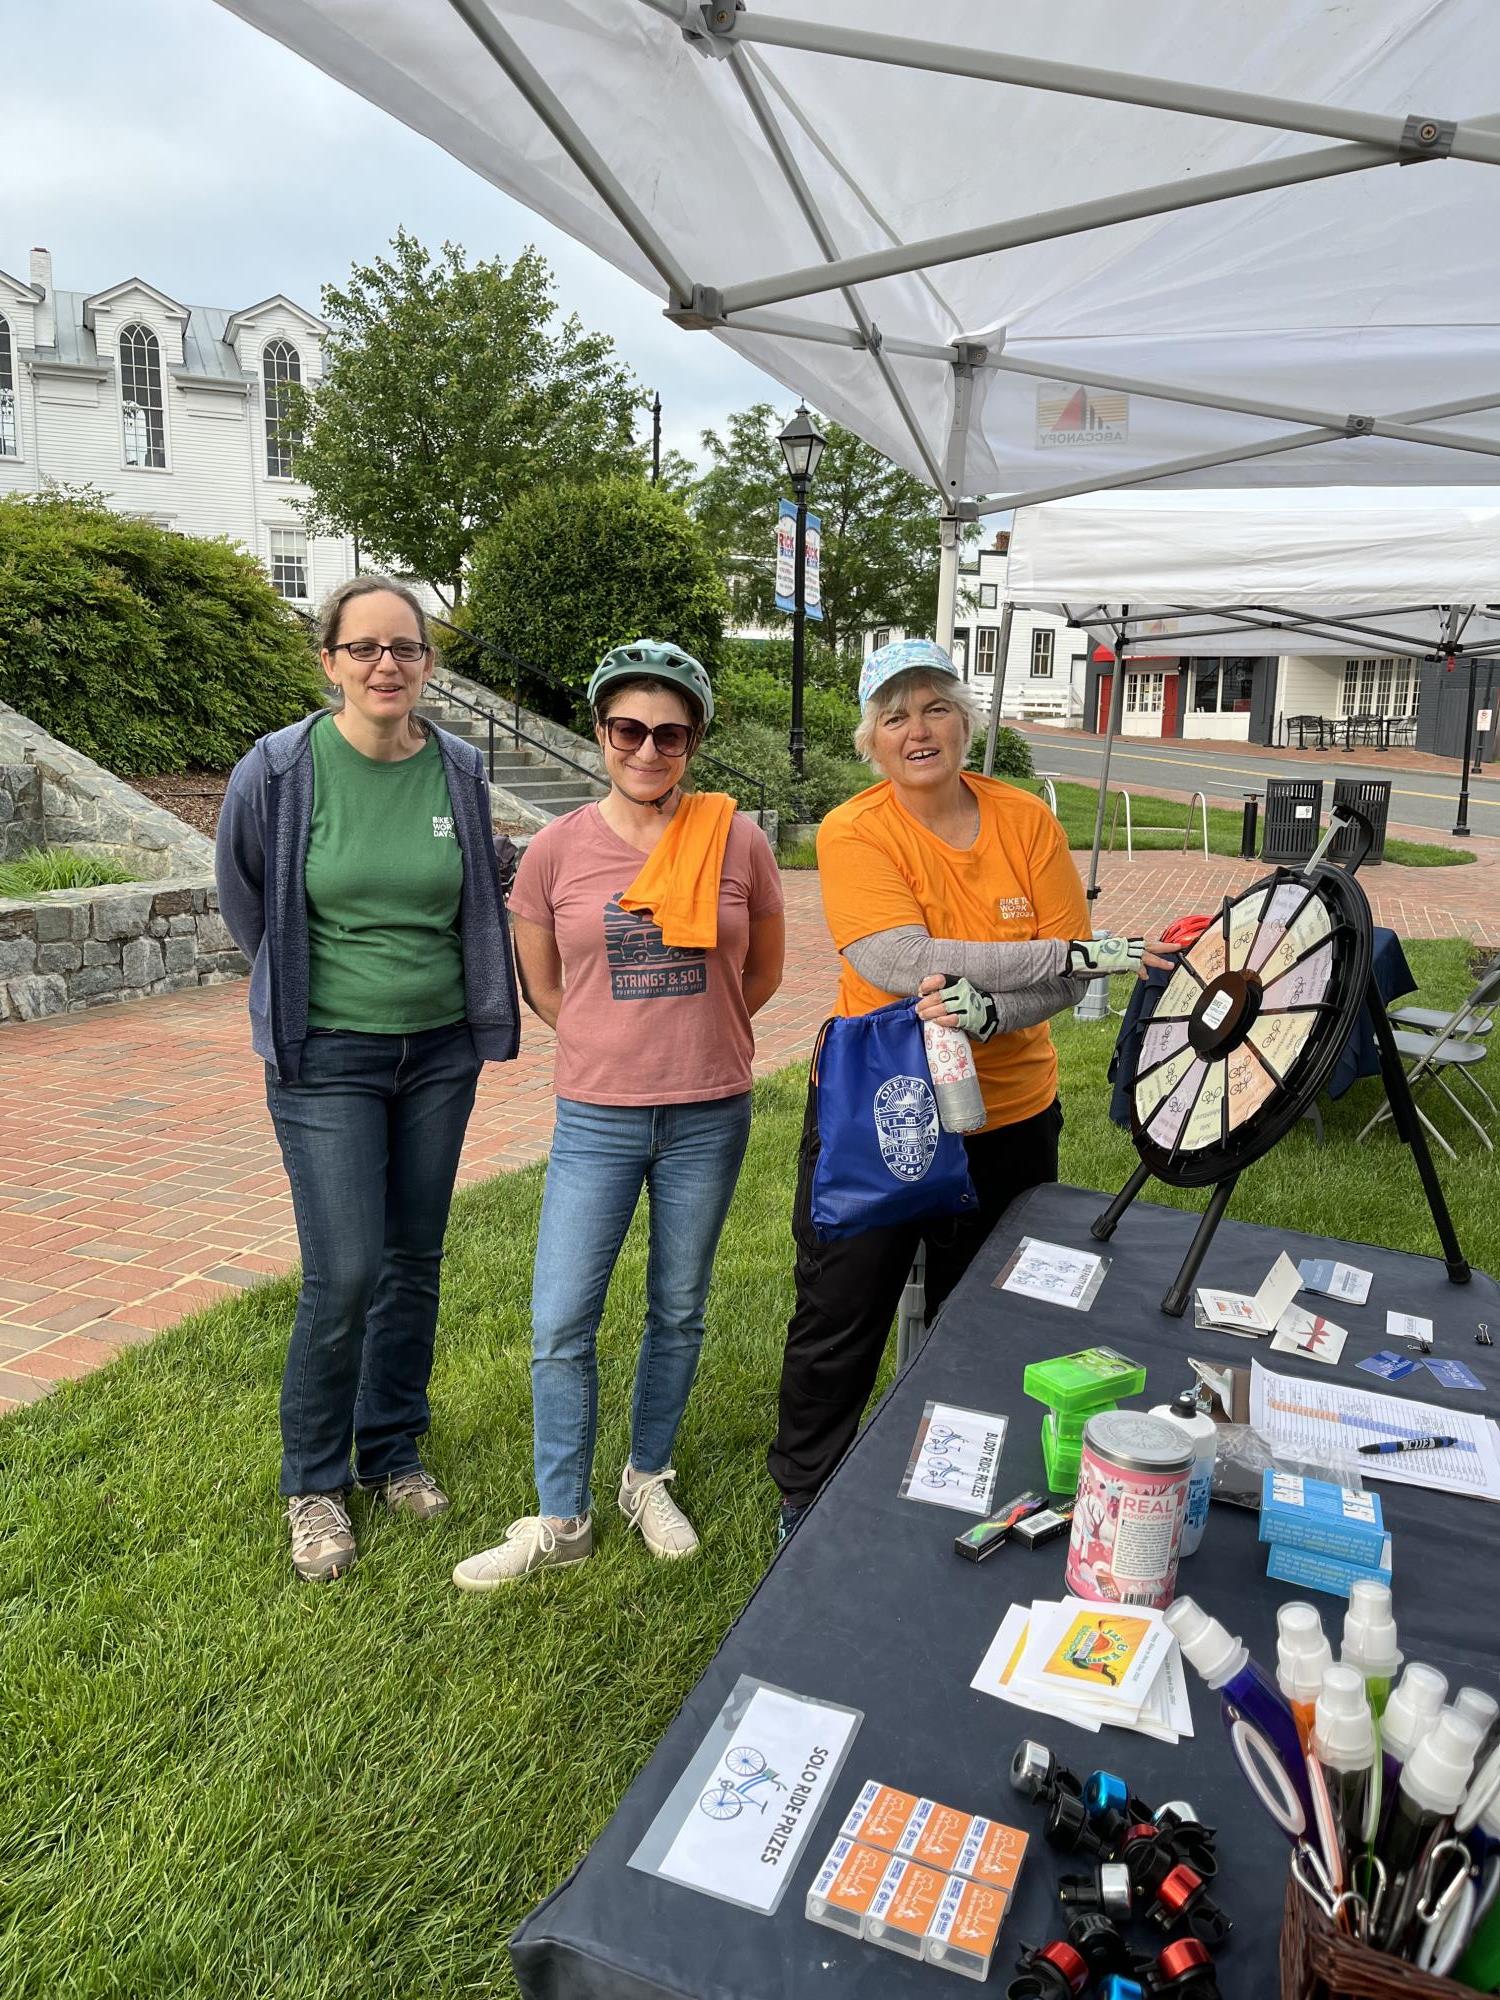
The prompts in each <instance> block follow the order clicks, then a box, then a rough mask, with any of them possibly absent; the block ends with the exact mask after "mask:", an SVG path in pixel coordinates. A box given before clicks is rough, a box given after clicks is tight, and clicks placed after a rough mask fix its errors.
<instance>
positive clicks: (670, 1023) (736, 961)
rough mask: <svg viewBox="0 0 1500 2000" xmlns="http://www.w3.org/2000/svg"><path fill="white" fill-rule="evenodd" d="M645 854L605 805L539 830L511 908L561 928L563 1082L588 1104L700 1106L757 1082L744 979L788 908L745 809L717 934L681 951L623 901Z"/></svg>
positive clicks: (559, 1080) (728, 850)
mask: <svg viewBox="0 0 1500 2000" xmlns="http://www.w3.org/2000/svg"><path fill="white" fill-rule="evenodd" d="M645 862H646V856H645V855H644V854H642V853H641V851H640V849H639V848H635V847H632V846H631V845H630V844H629V842H628V841H624V840H622V839H621V838H620V836H619V835H618V834H617V833H615V832H614V831H613V830H612V829H611V828H610V826H609V824H608V823H607V821H606V820H605V818H604V816H603V814H602V813H601V812H600V810H599V808H598V806H597V805H587V806H580V807H579V808H578V810H577V811H576V812H570V813H566V814H564V816H563V817H562V818H561V819H555V820H553V821H552V823H551V825H550V826H545V827H543V828H542V830H541V832H540V833H539V834H537V835H536V837H535V839H533V841H532V842H531V845H530V846H529V847H528V848H527V850H526V852H525V854H524V855H523V856H522V857H521V865H520V867H519V868H518V869H517V871H516V882H515V887H514V888H513V889H512V890H511V894H510V911H511V914H512V916H517V917H524V918H525V920H526V921H527V922H528V923H532V924H540V925H541V926H542V927H543V929H545V930H549V931H551V932H552V933H553V935H554V936H555V938H556V940H557V949H558V952H559V954H560V955H561V958H562V963H563V999H562V1010H561V1012H560V1013H559V1015H558V1020H557V1068H556V1072H555V1078H554V1082H555V1088H556V1090H557V1094H558V1096H559V1097H566V1098H571V1099H572V1100H574V1101H575V1102H577V1103H580V1104H698V1103H703V1102H705V1101H707V1100H709V1099H711V1098H715V1097H734V1096H736V1095H737V1094H738V1093H739V1092H740V1091H743V1090H748V1089H749V1088H750V1064H751V1059H752V1057H753V1056H754V1054H755V1037H754V1035H753V1033H752V1032H751V1027H750V1015H749V1013H748V1011H747V1010H746V1007H745V995H744V988H743V986H742V984H741V980H742V977H743V974H744V970H745V957H746V954H747V952H748V951H749V948H750V925H751V923H752V922H753V921H754V920H755V919H757V918H760V917H774V916H779V915H780V913H781V910H782V895H781V877H780V875H779V874H778V873H777V869H776V861H775V858H774V856H773V855H772V853H771V848H770V843H769V842H768V841H767V839H766V836H765V835H764V833H762V832H761V830H760V828H759V827H758V826H757V825H756V824H755V822H754V821H753V820H750V819H747V818H745V816H744V815H743V814H738V813H737V814H736V815H735V818H734V821H733V823H732V824H731V826H730V829H729V840H728V843H727V845H726V847H725V850H724V869H723V874H722V877H721V879H720V883H719V942H718V944H717V945H716V946H715V947H714V949H713V950H712V951H692V950H685V949H681V948H677V949H674V948H673V947H671V946H669V945H667V944H666V943H665V942H664V941H663V938H662V934H661V931H660V930H659V929H658V928H657V926H656V925H655V924H654V923H653V922H652V921H651V918H650V916H649V915H647V914H646V913H645V912H644V911H642V912H637V913H630V912H627V911H625V910H622V909H621V908H620V897H621V896H622V895H623V894H624V892H625V891H626V890H627V889H628V888H629V887H630V885H631V883H632V882H633V881H634V880H635V878H636V876H637V875H639V874H640V872H641V869H642V868H643V867H644V865H645Z"/></svg>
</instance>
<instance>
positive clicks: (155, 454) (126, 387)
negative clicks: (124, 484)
mask: <svg viewBox="0 0 1500 2000" xmlns="http://www.w3.org/2000/svg"><path fill="white" fill-rule="evenodd" d="M120 405H121V422H122V426H123V430H124V440H125V463H126V464H127V465H142V466H165V465H166V462H167V430H166V419H165V416H164V415H163V410H162V392H161V342H160V341H159V340H158V339H157V337H156V335H155V334H154V333H153V332H152V331H151V329H150V327H149V326H127V327H125V328H124V329H123V330H122V331H121V334H120Z"/></svg>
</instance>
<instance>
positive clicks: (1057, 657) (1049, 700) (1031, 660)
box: [864, 530, 1089, 729]
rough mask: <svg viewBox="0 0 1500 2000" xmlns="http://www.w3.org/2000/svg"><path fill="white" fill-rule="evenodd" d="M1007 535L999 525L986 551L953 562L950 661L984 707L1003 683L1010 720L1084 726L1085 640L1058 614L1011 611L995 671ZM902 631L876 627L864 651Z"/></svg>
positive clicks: (1084, 635) (1005, 711)
mask: <svg viewBox="0 0 1500 2000" xmlns="http://www.w3.org/2000/svg"><path fill="white" fill-rule="evenodd" d="M1007 541H1008V537H1007V536H1006V534H1005V532H1004V531H1003V530H1002V531H1001V532H1000V533H999V534H998V535H997V536H996V537H995V545H994V546H993V547H992V548H988V549H981V550H980V551H979V552H978V554H977V555H976V556H975V557H974V559H973V560H972V561H971V562H965V563H960V565H959V572H958V602H957V606H956V609H955V613H954V620H953V660H954V664H955V665H956V666H957V667H958V669H959V671H960V672H961V673H962V674H963V677H964V679H965V680H966V681H967V682H968V683H969V685H970V686H971V687H972V688H973V689H974V692H975V693H976V694H977V695H978V696H979V697H980V700H981V701H982V702H983V704H984V706H985V707H989V705H990V703H991V702H992V700H993V698H994V692H995V681H996V678H997V676H999V677H1000V678H1001V680H1002V692H1001V696H1000V713H1001V715H1002V717H1004V718H1005V720H1006V721H1009V722H1019V721H1026V722H1045V723H1051V724H1052V725H1053V726H1054V727H1055V728H1059V729H1080V728H1082V727H1083V726H1084V711H1083V702H1084V681H1085V676H1086V673H1087V669H1088V657H1089V637H1088V634H1087V633H1086V632H1080V631H1079V630H1078V628H1077V626H1075V625H1069V624H1068V623H1067V622H1066V620H1065V619H1062V618H1055V617H1053V616H1052V615H1051V614H1050V613H1049V612H1045V611H1026V610H1022V609H1020V608H1019V607H1017V609H1016V610H1015V611H1014V612H1013V613H1012V616H1011V625H1010V645H1009V648H1008V651H1007V654H1006V660H1005V671H1004V673H1003V675H1001V673H1000V668H1001V661H1000V628H1001V620H1002V618H1003V616H1004V606H1005V565H1006V543H1007ZM908 636H910V635H909V634H907V633H906V632H905V631H903V630H902V628H901V627H900V626H896V625H877V626H875V627H873V628H872V629H871V630H870V631H868V632H866V633H865V635H864V650H865V652H866V653H872V652H874V650H875V648H876V647H877V646H884V645H887V644H889V642H890V641H891V640H892V639H905V638H907V637H908Z"/></svg>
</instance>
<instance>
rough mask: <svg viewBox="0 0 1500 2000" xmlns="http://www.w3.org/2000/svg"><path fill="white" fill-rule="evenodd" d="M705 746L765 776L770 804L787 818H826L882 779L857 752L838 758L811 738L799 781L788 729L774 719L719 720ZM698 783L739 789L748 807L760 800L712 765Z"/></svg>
mask: <svg viewBox="0 0 1500 2000" xmlns="http://www.w3.org/2000/svg"><path fill="white" fill-rule="evenodd" d="M704 747H705V749H706V750H707V751H708V753H709V754H710V755H711V756H714V757H721V758H722V759H723V760H724V762H725V763H726V764H734V765H737V766H738V767H739V769H740V770H742V771H747V772H749V773H751V775H752V776H754V777H757V778H759V779H760V780H761V781H762V782H763V783H764V785H765V788H766V804H767V805H768V806H774V807H775V809H776V811H777V812H778V813H780V815H781V817H782V818H783V819H784V820H788V819H797V820H818V819H821V818H822V817H823V815H824V814H825V813H828V812H832V810H833V808H834V807H835V806H837V805H842V804H843V802H844V800H845V799H847V798H852V797H853V795H854V793H855V792H862V791H863V790H864V789H865V787H866V785H873V784H874V783H875V782H876V779H875V773H874V772H873V771H872V770H871V769H870V768H869V766H868V765H866V764H861V763H860V762H858V760H857V759H856V758H854V757H852V756H850V757H836V756H834V755H833V754H832V753H831V752H830V751H828V750H826V749H824V747H823V746H822V745H821V744H820V743H812V742H810V743H809V744H808V746H807V754H806V756H805V758H804V759H803V763H804V767H805V775H804V777H803V778H802V781H801V782H800V783H797V782H796V781H794V779H793V776H792V761H791V758H790V757H789V756H788V754H787V747H786V729H785V728H784V727H777V725H775V724H774V723H770V722H756V721H745V722H726V723H724V724H723V725H722V727H721V726H719V725H718V724H715V726H714V729H713V732H712V733H711V735H710V736H709V739H708V742H707V744H706V745H705V746H704ZM698 783H699V785H700V786H702V787H703V788H704V789H705V790H712V791H726V792H734V793H735V795H736V797H737V798H738V799H739V802H740V805H741V807H742V808H744V809H746V810H750V809H752V808H753V807H754V806H755V805H756V803H757V798H756V795H755V794H754V793H753V792H751V791H748V790H746V789H742V788H741V787H739V786H737V785H735V784H733V783H731V782H730V780H728V779H727V778H725V776H724V774H723V773H722V772H721V771H716V770H714V768H713V766H712V765H706V766H703V767H702V768H700V770H699V772H698Z"/></svg>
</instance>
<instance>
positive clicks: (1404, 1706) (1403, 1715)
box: [1380, 1660, 1448, 1802]
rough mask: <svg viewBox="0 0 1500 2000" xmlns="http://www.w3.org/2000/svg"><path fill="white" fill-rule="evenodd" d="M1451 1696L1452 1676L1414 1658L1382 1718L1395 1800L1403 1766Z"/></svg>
mask: <svg viewBox="0 0 1500 2000" xmlns="http://www.w3.org/2000/svg"><path fill="white" fill-rule="evenodd" d="M1447 1699H1448V1676H1447V1675H1446V1674H1440V1673H1439V1672H1438V1670H1437V1668H1436V1667H1428V1666H1424V1665H1423V1663H1422V1662H1421V1661H1420V1660H1413V1661H1412V1662H1411V1664H1410V1665H1409V1666H1408V1667H1407V1669H1406V1672H1405V1673H1404V1674H1403V1675H1402V1676H1401V1680H1400V1683H1399V1685H1398V1686H1397V1687H1396V1688H1395V1690H1394V1691H1393V1693H1392V1695H1391V1698H1390V1700H1389V1701H1388V1702H1387V1703H1386V1705H1385V1714H1384V1715H1383V1716H1382V1717H1381V1718H1380V1747H1381V1749H1382V1751H1383V1752H1384V1755H1385V1777H1386V1785H1387V1787H1388V1789H1389V1793H1390V1798H1391V1801H1392V1802H1394V1798H1395V1791H1396V1781H1397V1779H1398V1778H1399V1777H1400V1775H1401V1766H1402V1765H1403V1764H1404V1763H1405V1762H1406V1760H1407V1758H1408V1757H1409V1756H1410V1755H1411V1753H1412V1751H1413V1750H1415V1749H1416V1747H1417V1743H1418V1741H1419V1739H1420V1738H1421V1737H1423V1736H1425V1735H1426V1734H1427V1732H1428V1730H1429V1729H1431V1727H1432V1725H1433V1724H1434V1723H1435V1722H1436V1721H1437V1719H1438V1716H1439V1715H1440V1714H1441V1713H1442V1707H1443V1703H1444V1702H1445V1701H1446V1700H1447Z"/></svg>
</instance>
